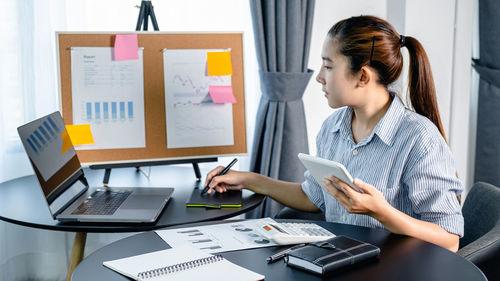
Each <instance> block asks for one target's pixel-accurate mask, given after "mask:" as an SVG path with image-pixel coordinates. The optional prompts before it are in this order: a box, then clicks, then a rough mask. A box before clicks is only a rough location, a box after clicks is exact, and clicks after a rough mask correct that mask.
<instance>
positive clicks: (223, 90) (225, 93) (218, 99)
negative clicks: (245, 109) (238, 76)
mask: <svg viewBox="0 0 500 281" xmlns="http://www.w3.org/2000/svg"><path fill="white" fill-rule="evenodd" d="M208 93H209V94H210V97H211V98H212V100H213V101H214V103H236V98H235V97H234V95H233V86H208Z"/></svg>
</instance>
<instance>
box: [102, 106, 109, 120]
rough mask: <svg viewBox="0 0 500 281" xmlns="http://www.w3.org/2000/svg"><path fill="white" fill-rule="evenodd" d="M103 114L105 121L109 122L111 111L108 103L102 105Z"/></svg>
mask: <svg viewBox="0 0 500 281" xmlns="http://www.w3.org/2000/svg"><path fill="white" fill-rule="evenodd" d="M102 112H103V114H104V120H108V119H109V111H108V103H107V102H103V103H102Z"/></svg>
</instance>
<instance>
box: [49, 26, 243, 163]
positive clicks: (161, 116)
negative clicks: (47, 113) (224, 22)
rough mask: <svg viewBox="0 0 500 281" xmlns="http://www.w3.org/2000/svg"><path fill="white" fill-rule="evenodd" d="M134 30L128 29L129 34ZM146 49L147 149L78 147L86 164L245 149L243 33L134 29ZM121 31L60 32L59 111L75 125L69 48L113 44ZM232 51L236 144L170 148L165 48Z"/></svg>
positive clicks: (211, 154) (233, 152) (214, 154)
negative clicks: (167, 126)
mask: <svg viewBox="0 0 500 281" xmlns="http://www.w3.org/2000/svg"><path fill="white" fill-rule="evenodd" d="M127 33H130V32H127ZM136 33H137V35H138V45H139V46H140V47H143V48H144V49H143V74H144V114H145V116H144V118H145V134H146V136H145V140H146V147H144V148H123V149H95V150H77V155H78V158H79V159H80V161H81V162H82V163H86V164H106V163H127V162H150V161H156V160H158V161H160V160H173V159H183V158H184V159H185V158H208V157H217V156H223V155H236V154H245V153H247V150H246V149H247V143H246V127H245V98H244V81H243V46H242V45H243V42H242V33H160V32H154V33H151V32H136ZM116 34H117V33H111V32H110V33H66V32H61V33H57V41H58V59H59V73H60V74H59V81H60V88H59V89H60V102H61V113H62V116H63V119H64V122H65V123H66V124H73V112H72V85H71V47H113V44H114V39H115V36H116ZM165 48H167V49H228V48H230V49H231V64H232V76H231V85H232V89H233V94H234V97H235V98H236V101H237V102H236V103H234V104H232V117H233V134H234V144H233V145H225V146H206V147H192V148H186V147H183V148H168V147H167V145H166V143H167V141H166V138H167V137H166V134H167V132H166V118H165V86H164V85H165V84H164V73H163V54H162V50H163V49H165Z"/></svg>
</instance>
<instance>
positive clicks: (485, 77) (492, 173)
mask: <svg viewBox="0 0 500 281" xmlns="http://www.w3.org/2000/svg"><path fill="white" fill-rule="evenodd" d="M498 15H500V1H498V0H479V57H480V59H478V60H474V68H475V69H476V71H477V72H478V73H479V75H480V77H481V78H480V81H479V97H478V116H477V136H476V163H475V173H474V182H478V181H484V182H488V183H491V184H493V185H495V186H500V48H499V47H498V46H500V17H499V16H498Z"/></svg>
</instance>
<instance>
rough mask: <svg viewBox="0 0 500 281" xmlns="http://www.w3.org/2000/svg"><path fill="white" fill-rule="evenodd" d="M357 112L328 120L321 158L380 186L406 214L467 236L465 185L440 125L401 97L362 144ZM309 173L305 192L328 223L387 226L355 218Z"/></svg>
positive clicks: (363, 217)
mask: <svg viewBox="0 0 500 281" xmlns="http://www.w3.org/2000/svg"><path fill="white" fill-rule="evenodd" d="M352 114H353V109H352V108H350V107H344V108H341V109H339V110H336V111H335V112H334V113H333V114H332V115H330V116H329V117H328V118H327V119H326V120H325V122H324V123H323V126H322V128H321V130H320V131H319V133H318V136H317V138H316V146H317V154H318V156H319V157H321V158H326V159H330V160H333V161H337V162H340V163H342V164H343V165H344V166H345V167H346V168H347V170H348V171H349V172H350V174H351V175H352V176H353V178H359V179H361V180H363V181H364V182H366V183H369V184H371V185H373V186H375V187H376V188H377V189H378V190H380V191H381V192H382V193H383V195H384V197H385V199H386V200H387V202H389V204H391V205H392V206H393V207H395V208H396V209H398V210H400V211H401V212H403V213H405V214H407V215H409V216H411V217H414V218H416V219H419V220H423V221H427V222H431V223H435V224H437V225H439V226H441V227H442V228H443V229H445V230H446V231H448V232H450V233H454V234H458V235H460V236H462V235H463V224H464V221H463V217H462V212H461V208H460V204H459V202H458V200H457V198H456V196H457V195H458V194H460V193H461V192H462V190H463V184H462V182H461V181H460V180H459V179H458V178H457V177H456V169H455V163H454V160H453V157H452V154H451V151H450V149H449V147H448V145H447V143H446V142H445V141H444V139H443V137H442V136H441V134H440V133H439V130H438V129H437V127H436V126H435V125H434V124H433V123H432V122H431V121H430V120H429V119H427V118H425V117H424V116H421V115H419V114H417V113H415V112H413V111H411V110H409V109H407V108H405V106H404V104H403V103H402V101H401V100H400V99H399V98H398V97H397V96H395V97H394V98H393V100H392V103H391V106H390V107H389V109H388V111H387V112H386V114H385V115H384V117H383V118H382V119H381V120H380V121H379V122H378V123H377V125H376V126H375V128H374V129H373V131H372V133H371V134H370V136H368V137H366V138H365V139H363V140H362V141H360V142H359V143H358V144H356V143H355V142H354V141H353V137H352V131H351V119H352ZM304 175H305V181H304V182H303V183H302V190H304V192H305V193H306V194H307V196H308V197H309V199H310V200H311V202H313V203H314V204H315V205H316V206H317V207H318V208H319V209H321V210H322V211H323V212H324V213H325V217H326V220H327V221H331V222H340V223H348V224H354V225H360V226H367V227H372V228H383V225H382V224H381V223H380V222H379V221H377V220H376V219H374V218H372V217H370V216H367V215H361V214H349V213H348V212H347V211H346V210H345V209H344V208H343V207H342V205H340V204H339V203H338V202H337V201H336V200H335V198H333V197H332V196H331V195H330V194H329V193H328V192H327V191H326V190H324V189H323V188H322V187H321V186H320V185H319V184H318V183H317V182H316V180H315V179H314V178H313V177H312V176H311V174H310V173H309V172H308V171H306V172H305V174H304Z"/></svg>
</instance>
